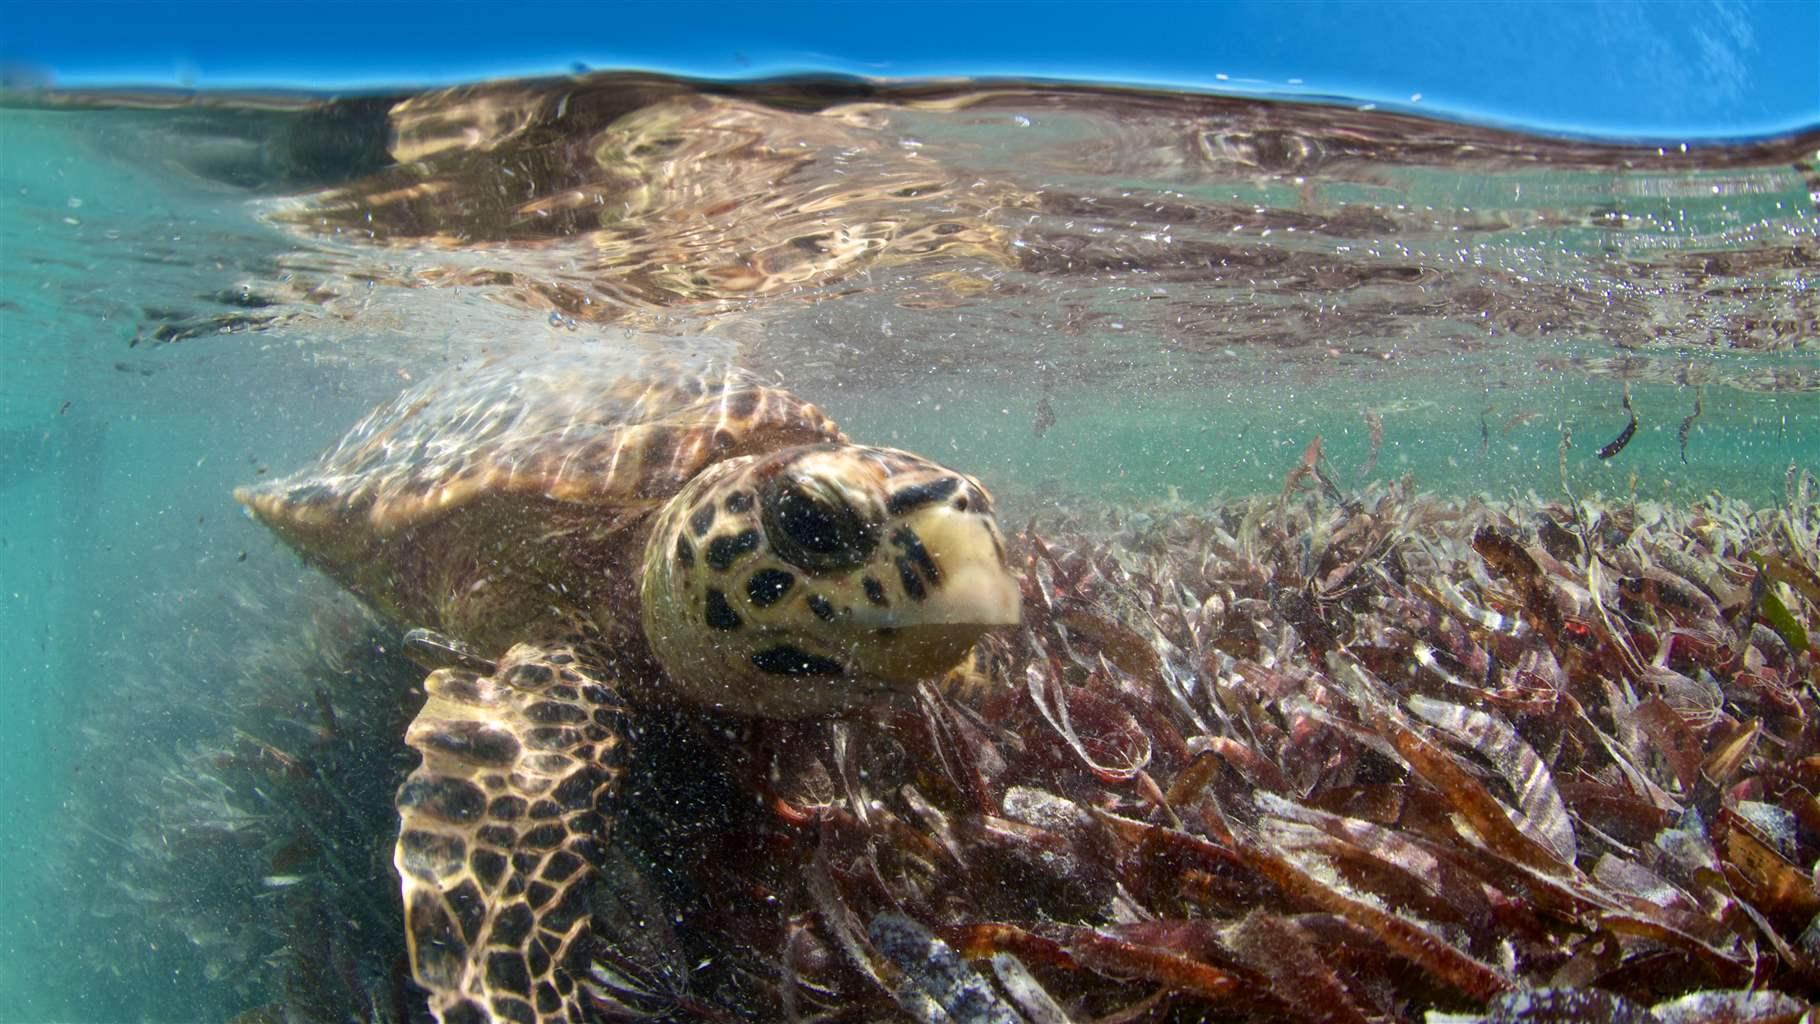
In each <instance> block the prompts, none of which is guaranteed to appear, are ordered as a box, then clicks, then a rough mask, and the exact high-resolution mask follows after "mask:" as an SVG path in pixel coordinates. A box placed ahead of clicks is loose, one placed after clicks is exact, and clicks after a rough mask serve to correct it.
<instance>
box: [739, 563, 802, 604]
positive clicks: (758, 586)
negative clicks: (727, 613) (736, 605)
mask: <svg viewBox="0 0 1820 1024" xmlns="http://www.w3.org/2000/svg"><path fill="white" fill-rule="evenodd" d="M795 583H796V577H795V576H792V575H791V574H790V573H787V572H785V571H784V570H782V569H760V570H758V571H757V572H755V573H753V574H752V575H751V576H749V577H747V578H746V596H747V597H748V598H750V599H751V600H752V603H753V605H755V606H757V607H759V608H769V607H771V606H772V605H774V604H776V603H777V601H778V599H779V598H781V597H783V596H784V595H785V594H786V593H788V592H789V590H790V587H791V586H793V585H794V584H795Z"/></svg>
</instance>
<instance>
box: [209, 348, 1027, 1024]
mask: <svg viewBox="0 0 1820 1024" xmlns="http://www.w3.org/2000/svg"><path fill="white" fill-rule="evenodd" d="M235 496H236V497H237V498H238V499H239V500H240V501H241V502H242V503H243V504H244V505H245V506H246V507H247V508H248V509H249V510H250V511H251V513H252V515H253V516H255V517H256V518H257V519H259V520H260V521H261V522H263V523H264V524H265V525H267V526H268V527H270V528H271V529H272V530H273V531H274V532H276V533H277V534H278V536H279V537H281V538H282V539H283V540H284V541H285V542H287V543H288V544H289V545H290V546H291V547H293V548H294V549H296V550H297V551H298V552H299V553H300V554H301V555H302V556H303V557H304V558H305V559H306V560H307V561H308V562H310V563H313V564H314V565H316V566H318V567H320V568H321V569H322V570H324V571H325V572H327V573H328V574H329V575H330V576H332V577H334V578H335V579H336V580H338V581H339V582H340V583H342V584H343V585H344V586H346V587H347V588H348V589H349V590H351V591H352V592H354V593H355V594H356V595H358V596H359V597H360V598H362V599H363V600H365V601H366V602H367V603H369V604H370V605H372V606H374V607H375V608H377V609H378V610H379V611H381V612H382V613H384V614H386V615H388V616H389V617H391V618H392V619H394V620H396V621H397V622H398V623H400V624H401V625H404V626H409V627H418V629H419V630H420V631H421V630H428V631H432V632H428V633H425V632H414V633H413V634H412V636H413V637H414V638H415V642H416V644H417V646H418V647H419V648H420V649H424V650H428V649H431V648H437V649H441V650H442V651H444V652H445V655H444V660H443V661H442V662H441V663H440V664H441V667H437V668H435V670H434V671H432V672H431V673H430V674H429V676H428V678H427V679H426V680H425V682H424V690H425V693H426V695H427V696H426V700H425V702H424V705H423V708H422V710H421V711H420V712H419V713H418V714H417V717H416V718H415V720H414V721H413V722H412V723H411V725H410V727H409V730H408V731H407V734H406V737H405V738H406V741H407V742H408V743H409V744H410V745H411V746H412V747H414V748H416V749H417V751H418V752H419V753H421V754H422V758H423V760H422V764H421V765H420V766H419V767H418V768H416V769H415V770H414V771H413V772H412V773H411V774H410V776H409V777H408V778H407V779H406V781H405V782H404V784H403V785H402V786H401V787H400V788H399V790H398V794H397V806H398V812H399V816H400V818H401V823H400V831H399V836H398V842H397V846H396V849H395V853H394V857H393V862H394V864H395V866H396V868H397V870H398V875H399V879H400V882H401V885H402V888H403V896H404V908H405V923H406V936H407V941H408V943H409V947H410V960H411V965H412V970H413V971H414V972H415V975H416V978H417V980H418V982H419V983H421V984H422V985H423V986H424V987H425V988H426V989H428V990H429V994H430V1005H431V1008H432V1009H433V1011H434V1012H435V1013H436V1015H437V1017H438V1018H439V1019H440V1020H442V1021H444V1022H445V1024H458V1022H459V1024H468V1022H475V1021H513V1022H519V1021H523V1022H534V1024H552V1022H558V1021H575V1020H579V1019H581V1017H582V1006H583V1001H584V1000H583V993H582V992H581V990H580V989H579V987H578V983H577V981H576V979H575V977H574V975H575V974H576V973H577V972H578V969H579V968H580V967H581V965H582V963H583V961H585V959H586V958H587V949H586V947H587V945H588V943H587V941H586V940H587V935H588V927H589V914H588V900H587V892H586V889H587V883H588V882H589V881H590V880H591V878H592V877H593V875H594V867H593V865H594V863H595V862H596V860H597V858H598V856H599V855H600V853H601V852H602V849H603V847H602V843H603V840H604V836H605V833H606V828H607V824H608V822H609V821H610V819H611V817H612V806H611V801H612V798H613V793H614V789H615V781H616V779H617V778H618V776H619V774H620V772H621V771H622V770H623V762H624V757H625V751H624V749H623V746H624V744H623V743H622V738H623V737H624V736H625V734H626V730H625V725H626V721H627V720H626V716H627V715H628V714H631V713H633V712H632V710H630V709H636V708H637V707H638V706H639V704H640V703H641V702H644V701H649V700H669V699H681V700H683V701H687V702H693V703H695V704H700V705H707V706H710V707H713V708H719V709H725V710H728V711H731V712H736V713H741V714H746V715H757V716H773V717H802V716H812V715H821V714H830V713H838V712H842V711H850V710H853V709H857V708H862V707H865V706H867V705H868V704H869V703H873V702H876V701H878V700H879V699H881V698H884V697H886V696H887V695H889V694H892V693H901V692H904V691H906V690H910V689H913V688H914V687H915V686H916V685H917V684H918V683H919V681H922V680H926V679H929V678H931V677H936V676H940V675H941V674H942V673H943V671H944V670H946V669H948V668H950V667H951V666H954V665H955V664H957V663H959V662H961V661H962V660H963V659H965V658H966V657H967V655H968V653H969V651H970V650H971V649H972V648H973V646H974V644H975V643H976V642H977V641H978V640H979V639H980V638H981V636H982V635H983V634H984V633H985V632H986V631H987V630H988V629H990V628H992V627H995V626H1002V625H1009V624H1013V623H1016V622H1017V621H1018V617H1019V598H1018V588H1017V586H1016V583H1015V581H1014V580H1013V578H1012V576H1011V574H1010V572H1009V570H1008V569H1007V566H1006V562H1005V549H1004V544H1003V541H1002V539H1001V537H1000V535H999V531H998V528H997V525H996V523H995V521H994V518H993V513H992V505H991V499H990V497H989V496H988V494H987V492H986V490H985V488H983V487H982V486H981V485H980V484H979V482H978V481H976V480H975V479H973V478H972V477H970V476H967V475H965V474H962V473H957V472H955V471H954V470H951V469H947V468H944V467H942V466H939V465H937V464H936V463H934V462H931V461H929V460H927V459H924V458H921V457H919V456H916V455H913V454H910V453H908V452H903V451H897V450H893V449H888V448H871V447H863V446H859V445H854V444H850V443H848V442H847V439H846V438H845V436H844V435H842V433H841V432H840V431H839V430H838V429H837V428H836V426H835V425H834V423H833V422H832V421H831V420H830V419H829V418H828V417H827V416H825V415H823V414H822V412H821V411H820V410H818V409H817V408H816V407H815V406H814V405H811V404H809V403H808V402H806V401H803V400H801V399H799V398H797V397H795V396H794V395H792V394H790V393H789V392H787V391H783V390H780V389H778V388H774V387H769V386H765V385H762V384H759V383H757V382H755V381H754V380H752V379H750V378H748V377H746V376H744V375H742V374H740V373H739V372H736V371H733V370H718V371H709V372H704V371H703V370H702V368H701V366H700V365H690V364H688V363H687V362H685V361H684V360H682V359H681V358H680V357H669V356H659V355H645V356H642V357H637V358H633V357H630V356H624V355H615V354H614V353H613V352H612V351H611V350H606V349H605V348H604V347H603V346H587V347H572V348H569V349H563V350H554V351H541V352H534V353H526V354H519V355H513V356H508V357H504V358H498V359H494V360H492V361H490V362H487V363H485V364H484V365H479V366H475V367H471V368H467V369H458V370H451V371H448V372H447V373H445V374H443V375H441V376H438V377H436V378H434V379H430V380H427V381H425V382H424V383H422V384H420V385H418V386H415V387H412V388H410V389H409V390H407V391H405V392H404V393H403V394H401V395H399V396H398V397H397V398H395V399H393V400H391V401H389V402H387V403H385V404H383V405H381V406H380V407H379V408H377V409H375V410H374V411H373V412H372V413H370V414H369V415H368V416H367V417H366V418H365V419H363V420H361V421H360V422H359V423H358V424H357V425H356V426H355V427H354V428H353V429H352V430H351V431H350V432H349V433H348V434H347V436H346V437H345V438H343V439H342V441H341V442H340V443H339V444H337V445H336V446H335V447H333V448H332V449H330V450H329V451H327V452H326V453H324V454H323V455H322V456H321V457H320V458H319V459H318V461H317V462H316V464H315V465H313V466H311V467H310V468H308V469H305V470H303V471H302V472H300V473H298V474H296V475H294V476H291V477H289V478H286V479H281V480H274V481H270V482H266V483H262V484H259V485H257V486H253V487H246V488H241V489H240V490H238V491H236V492H235ZM440 638H447V639H446V640H444V639H440Z"/></svg>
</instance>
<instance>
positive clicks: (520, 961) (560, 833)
mask: <svg viewBox="0 0 1820 1024" xmlns="http://www.w3.org/2000/svg"><path fill="white" fill-rule="evenodd" d="M579 666H580V661H579V660H578V659H577V657H576V655H575V654H574V653H573V652H572V651H570V650H568V649H566V648H560V647H537V646H533V645H530V644H520V645H518V646H516V647H514V648H512V649H511V650H510V651H509V652H507V654H506V656H505V657H504V658H503V659H501V660H500V662H499V664H498V667H497V670H496V671H495V672H494V673H493V674H492V675H482V674H480V673H477V672H472V671H468V670H464V669H447V668H445V669H439V670H438V671H436V672H434V673H432V674H431V675H430V676H429V678H428V679H427V680H426V681H425V683H424V688H425V690H426V691H427V693H428V700H427V701H426V702H425V704H424V707H423V710H422V711H421V712H420V713H419V714H418V716H417V718H416V720H415V721H414V722H412V724H411V727H410V730H409V731H408V732H407V734H406V739H407V741H408V742H409V743H410V744H411V746H412V747H414V748H416V749H417V750H418V752H420V753H421V754H422V755H423V764H422V765H421V766H419V767H418V768H417V770H415V771H413V772H412V773H411V775H410V777H409V778H408V779H406V780H405V783H404V785H403V786H402V787H401V788H400V789H399V791H398V812H399V816H400V818H401V819H402V820H401V823H400V829H399V837H398V846H397V849H396V852H395V854H394V857H393V860H394V864H395V865H396V867H397V869H398V875H399V877H400V878H401V879H403V884H404V905H405V932H406V936H407V939H408V942H409V945H410V956H411V965H412V969H413V971H414V972H415V974H416V976H417V980H418V982H419V983H420V984H422V985H423V986H424V987H426V988H428V989H429V990H430V1006H431V1009H432V1010H433V1011H434V1012H435V1013H436V1015H437V1017H438V1019H440V1020H442V1021H443V1022H444V1024H478V1022H486V1021H513V1022H522V1024H565V1022H570V1021H579V1020H581V1019H583V1018H582V1014H581V1006H580V1001H581V995H580V993H579V992H578V991H577V989H576V985H575V982H574V980H573V978H572V976H571V975H572V971H571V970H569V969H568V968H569V967H571V966H573V965H572V964H571V963H570V961H571V959H572V958H578V957H582V956H585V955H586V944H587V935H588V929H589V921H590V917H589V913H588V902H587V886H588V883H589V882H590V881H592V879H593V877H594V874H595V871H596V865H597V864H598V863H599V857H600V847H601V844H602V843H603V842H604V841H605V838H606V830H607V821H608V820H609V815H608V814H607V813H606V811H607V809H608V808H607V803H608V801H610V800H611V799H612V796H613V793H614V791H615V789H616V788H617V785H618V779H619V775H620V771H621V763H622V754H623V751H622V745H621V742H620V736H621V731H620V728H619V722H620V719H621V716H622V714H623V712H622V709H621V708H620V707H619V705H618V702H617V696H616V694H615V692H614V690H613V688H612V687H610V686H609V685H607V684H605V683H603V682H601V681H600V680H597V679H594V678H591V677H589V676H588V675H586V674H585V673H584V672H583V671H582V670H581V669H580V667H579Z"/></svg>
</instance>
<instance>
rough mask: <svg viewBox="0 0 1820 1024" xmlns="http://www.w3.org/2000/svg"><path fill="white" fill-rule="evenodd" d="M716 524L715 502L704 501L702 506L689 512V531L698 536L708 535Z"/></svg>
mask: <svg viewBox="0 0 1820 1024" xmlns="http://www.w3.org/2000/svg"><path fill="white" fill-rule="evenodd" d="M713 526H714V503H713V502H703V503H702V504H701V507H700V508H697V509H696V510H695V511H693V512H691V513H689V532H690V533H693V534H695V535H696V536H697V537H706V536H707V535H708V531H709V530H710V529H712V528H713Z"/></svg>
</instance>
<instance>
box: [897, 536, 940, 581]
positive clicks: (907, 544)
mask: <svg viewBox="0 0 1820 1024" xmlns="http://www.w3.org/2000/svg"><path fill="white" fill-rule="evenodd" d="M891 541H892V543H894V544H896V545H897V547H898V550H900V551H902V552H903V553H904V557H905V558H908V559H910V561H911V563H912V564H914V565H915V566H916V567H917V569H919V570H920V571H921V572H922V574H923V576H924V577H925V578H926V579H928V581H929V582H930V583H931V584H936V585H939V584H940V583H941V582H942V571H941V569H940V568H938V567H937V566H936V564H935V559H933V558H931V557H929V549H928V548H925V547H923V539H922V538H921V537H918V536H917V535H916V531H915V530H912V529H910V528H909V527H908V526H900V527H898V528H897V529H896V530H893V531H892V533H891ZM900 571H901V570H900Z"/></svg>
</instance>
